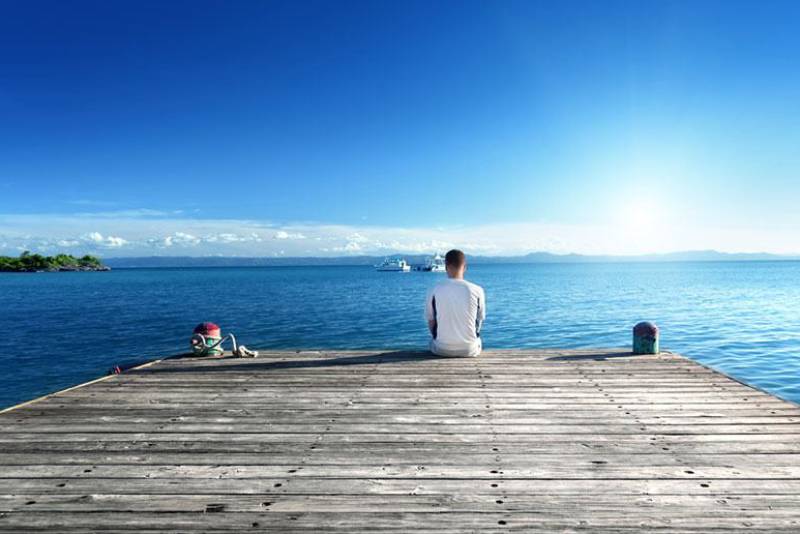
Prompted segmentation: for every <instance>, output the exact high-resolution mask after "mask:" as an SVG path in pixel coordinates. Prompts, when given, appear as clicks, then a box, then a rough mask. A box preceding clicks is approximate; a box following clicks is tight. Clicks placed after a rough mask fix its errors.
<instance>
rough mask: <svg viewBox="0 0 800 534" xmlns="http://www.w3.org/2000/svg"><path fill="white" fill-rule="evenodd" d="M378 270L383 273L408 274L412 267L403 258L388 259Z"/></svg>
mask: <svg viewBox="0 0 800 534" xmlns="http://www.w3.org/2000/svg"><path fill="white" fill-rule="evenodd" d="M376 269H377V270H378V271H383V272H394V273H407V272H409V271H411V265H409V264H408V262H406V260H404V259H403V258H386V259H385V260H383V263H381V264H380V265H378V266H377V267H376Z"/></svg>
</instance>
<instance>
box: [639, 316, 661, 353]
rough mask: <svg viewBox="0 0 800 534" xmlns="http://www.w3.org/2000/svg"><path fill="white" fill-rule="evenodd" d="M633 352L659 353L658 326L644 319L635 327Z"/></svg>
mask: <svg viewBox="0 0 800 534" xmlns="http://www.w3.org/2000/svg"><path fill="white" fill-rule="evenodd" d="M633 353H634V354H658V353H659V349H658V327H657V326H656V325H654V324H653V323H651V322H648V321H642V322H641V323H638V324H637V325H636V326H634V327H633Z"/></svg>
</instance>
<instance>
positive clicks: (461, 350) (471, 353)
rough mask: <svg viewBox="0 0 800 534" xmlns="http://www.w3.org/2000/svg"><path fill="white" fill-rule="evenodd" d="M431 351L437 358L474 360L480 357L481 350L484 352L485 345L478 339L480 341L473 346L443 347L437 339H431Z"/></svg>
mask: <svg viewBox="0 0 800 534" xmlns="http://www.w3.org/2000/svg"><path fill="white" fill-rule="evenodd" d="M430 350H431V352H432V353H434V354H436V355H437V356H453V357H457V358H474V357H475V356H478V355H479V354H480V353H481V350H483V344H482V343H481V340H480V338H478V340H477V341H476V342H475V343H473V344H472V345H468V346H460V347H452V346H446V345H442V344H441V343H439V342H437V341H436V340H435V339H431V344H430Z"/></svg>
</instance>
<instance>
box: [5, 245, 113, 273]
mask: <svg viewBox="0 0 800 534" xmlns="http://www.w3.org/2000/svg"><path fill="white" fill-rule="evenodd" d="M106 270H109V269H108V267H106V266H105V265H103V262H101V261H100V258H97V257H95V256H90V255H88V254H87V255H85V256H82V257H80V258H76V257H75V256H72V255H70V254H57V255H55V256H42V255H41V254H31V253H30V252H29V251H27V250H26V251H25V252H23V253H22V254H20V255H19V258H13V257H11V256H0V271H6V272H9V271H11V272H36V271H106Z"/></svg>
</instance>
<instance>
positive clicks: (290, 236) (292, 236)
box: [273, 230, 306, 239]
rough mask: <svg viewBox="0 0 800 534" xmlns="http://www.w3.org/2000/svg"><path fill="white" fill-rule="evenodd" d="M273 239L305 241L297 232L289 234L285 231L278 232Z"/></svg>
mask: <svg viewBox="0 0 800 534" xmlns="http://www.w3.org/2000/svg"><path fill="white" fill-rule="evenodd" d="M273 238H274V239H305V238H306V236H304V235H303V234H301V233H299V232H295V233H289V232H287V231H285V230H278V231H277V232H275V235H274V236H273Z"/></svg>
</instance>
